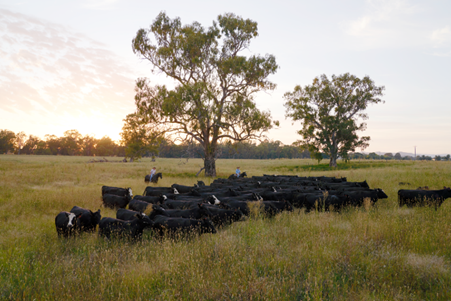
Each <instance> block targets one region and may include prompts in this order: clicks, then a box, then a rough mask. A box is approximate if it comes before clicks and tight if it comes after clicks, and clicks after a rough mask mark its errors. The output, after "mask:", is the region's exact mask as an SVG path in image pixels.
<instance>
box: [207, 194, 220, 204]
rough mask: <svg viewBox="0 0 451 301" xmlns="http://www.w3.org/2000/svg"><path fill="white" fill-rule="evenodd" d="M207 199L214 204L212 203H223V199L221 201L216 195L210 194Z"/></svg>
mask: <svg viewBox="0 0 451 301" xmlns="http://www.w3.org/2000/svg"><path fill="white" fill-rule="evenodd" d="M206 201H207V202H208V203H210V204H212V205H219V204H221V201H219V200H218V198H217V197H216V196H215V195H213V194H212V195H209V196H208V197H207V198H206Z"/></svg>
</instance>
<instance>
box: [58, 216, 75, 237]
mask: <svg viewBox="0 0 451 301" xmlns="http://www.w3.org/2000/svg"><path fill="white" fill-rule="evenodd" d="M81 215H82V214H81V213H80V214H78V215H76V214H75V213H71V212H66V211H61V212H60V213H58V215H57V216H56V217H55V226H56V233H58V237H60V236H63V237H69V236H73V235H75V227H76V226H77V222H78V218H80V216H81Z"/></svg>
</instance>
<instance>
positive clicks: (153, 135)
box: [120, 114, 163, 161]
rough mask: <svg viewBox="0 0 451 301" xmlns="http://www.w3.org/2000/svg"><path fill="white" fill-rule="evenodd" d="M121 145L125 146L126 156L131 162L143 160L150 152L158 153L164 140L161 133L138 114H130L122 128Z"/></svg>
mask: <svg viewBox="0 0 451 301" xmlns="http://www.w3.org/2000/svg"><path fill="white" fill-rule="evenodd" d="M120 135H121V143H122V145H124V146H125V156H126V157H128V158H130V160H131V161H134V160H136V159H139V158H141V157H142V156H143V155H145V154H146V153H148V152H151V153H158V148H159V146H160V143H161V142H162V140H163V137H162V135H161V134H160V132H159V131H156V130H155V129H154V128H152V127H151V126H149V124H148V123H147V122H146V121H145V120H143V119H142V118H140V116H139V115H137V114H128V115H127V117H126V118H125V119H124V126H123V127H122V132H121V133H120Z"/></svg>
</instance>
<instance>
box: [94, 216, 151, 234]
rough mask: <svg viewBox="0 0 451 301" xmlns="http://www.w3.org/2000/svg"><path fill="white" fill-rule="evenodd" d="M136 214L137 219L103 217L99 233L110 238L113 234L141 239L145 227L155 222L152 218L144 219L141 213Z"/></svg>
mask: <svg viewBox="0 0 451 301" xmlns="http://www.w3.org/2000/svg"><path fill="white" fill-rule="evenodd" d="M135 216H136V219H134V220H131V221H124V220H120V219H115V218H112V217H104V218H102V220H101V221H100V223H99V235H100V236H104V237H106V238H108V239H110V238H111V237H112V236H113V237H117V238H128V239H131V240H137V239H141V238H142V234H143V230H144V228H146V227H151V226H152V224H153V222H152V221H150V219H144V218H143V216H142V215H141V214H136V215H135Z"/></svg>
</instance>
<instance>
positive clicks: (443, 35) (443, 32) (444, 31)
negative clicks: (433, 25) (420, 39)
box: [431, 26, 451, 47]
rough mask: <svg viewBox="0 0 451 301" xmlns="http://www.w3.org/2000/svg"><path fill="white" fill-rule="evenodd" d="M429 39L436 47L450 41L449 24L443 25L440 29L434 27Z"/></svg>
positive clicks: (450, 30)
mask: <svg viewBox="0 0 451 301" xmlns="http://www.w3.org/2000/svg"><path fill="white" fill-rule="evenodd" d="M431 40H432V42H433V43H434V44H435V45H436V47H439V46H442V45H443V44H447V43H449V42H451V29H450V27H449V26H445V27H443V28H440V29H436V30H434V31H433V32H432V34H431Z"/></svg>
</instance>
